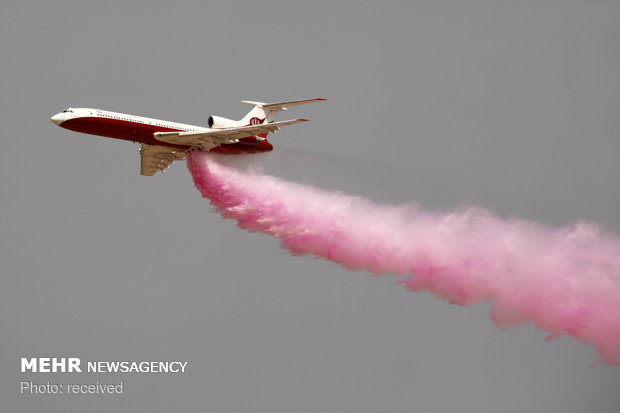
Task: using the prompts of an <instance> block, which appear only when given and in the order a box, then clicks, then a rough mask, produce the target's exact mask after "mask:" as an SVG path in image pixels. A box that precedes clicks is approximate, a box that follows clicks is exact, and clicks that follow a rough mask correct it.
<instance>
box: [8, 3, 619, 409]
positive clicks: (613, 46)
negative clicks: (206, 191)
mask: <svg viewBox="0 0 620 413" xmlns="http://www.w3.org/2000/svg"><path fill="white" fill-rule="evenodd" d="M618 44H620V4H619V3H618V2H615V1H588V2H585V1H521V2H509V1H491V0H485V1H454V0H451V1H448V0H446V1H430V0H429V1H398V2H359V1H342V2H332V1H312V2H291V1H266V2H250V1H240V2H209V3H208V4H207V3H206V2H199V1H195V2H183V1H179V2H169V1H168V2H152V1H142V2H140V1H123V2H114V1H109V2H88V1H33V2H18V1H9V2H4V4H3V6H2V13H0V46H1V48H2V52H3V53H2V56H3V58H2V74H3V76H2V96H3V98H2V99H1V100H0V105H1V109H2V111H1V113H2V114H3V115H2V128H3V135H4V147H3V150H2V151H1V152H0V157H1V162H0V191H1V192H0V193H1V194H2V212H1V214H0V234H1V236H0V243H1V244H0V246H1V247H0V269H1V274H2V288H0V306H1V307H0V308H1V309H2V311H1V312H0V328H1V329H2V338H3V340H2V350H1V351H0V362H1V364H0V365H1V366H2V369H0V400H2V404H3V408H2V410H6V411H15V412H21V411H24V412H38V411H45V412H64V411H93V412H108V411H110V412H111V411H134V412H141V411H144V412H146V411H148V412H160V411H161V412H168V411H170V410H171V409H177V410H179V411H218V412H240V411H253V412H323V411H325V412H334V411H338V412H411V411H423V412H445V411H459V412H481V411H501V412H523V411H562V412H584V411H588V412H597V413H598V412H613V413H616V412H617V411H618V409H619V408H620V396H618V394H620V370H619V368H618V367H609V366H600V367H597V368H595V369H590V368H589V365H590V363H591V362H592V361H593V360H594V358H595V353H594V350H593V348H591V347H590V346H586V345H583V344H580V343H579V342H577V341H576V340H574V339H567V338H564V339H560V340H557V341H554V342H551V343H546V342H545V341H544V340H543V338H544V336H545V334H544V333H543V332H540V331H538V330H536V329H535V328H534V327H531V326H525V327H521V328H517V329H513V330H510V331H506V332H503V331H500V330H499V329H497V328H496V327H495V326H494V325H493V323H492V322H491V321H490V319H489V309H490V305H488V304H481V305H477V306H474V307H472V308H465V307H458V306H452V305H450V304H448V303H447V302H445V301H441V300H438V299H435V298H433V297H432V296H431V295H430V294H427V293H416V294H414V293H409V292H407V291H405V290H404V289H403V288H402V287H399V286H396V285H395V284H394V282H393V279H392V278H391V277H390V276H385V277H373V276H370V275H369V274H368V273H365V272H351V271H347V270H344V269H341V268H339V267H338V266H337V265H335V264H333V263H329V262H324V261H318V260H313V259H311V258H307V257H304V258H295V257H291V256H289V255H288V254H287V253H286V252H284V251H282V250H281V249H279V247H278V243H277V241H276V240H273V239H271V238H269V237H267V236H265V235H260V234H249V233H246V232H244V231H242V230H239V229H237V228H236V227H235V225H234V223H233V222H231V221H223V220H222V219H221V218H220V217H219V215H217V214H215V213H213V212H212V210H211V207H210V206H209V203H208V201H206V200H204V199H201V197H200V194H199V193H198V191H196V190H195V188H194V187H193V183H192V180H191V177H190V176H189V173H188V172H187V169H186V168H185V165H184V163H183V162H181V163H178V164H175V165H174V166H173V167H172V168H171V169H170V170H169V171H168V172H167V173H166V174H159V175H157V176H155V177H152V178H147V177H142V176H139V155H138V146H137V145H133V144H131V143H127V142H122V141H114V140H110V139H105V138H101V137H95V136H89V135H82V134H76V133H72V132H69V131H66V130H63V129H61V128H58V127H56V126H54V125H53V124H52V123H51V122H50V121H49V117H50V116H51V115H53V114H54V113H56V112H58V111H60V110H62V109H63V108H65V107H67V106H74V107H81V106H86V107H98V108H102V109H108V110H113V111H119V112H126V113H133V114H137V115H146V116H151V117H156V118H163V119H170V120H175V121H179V122H184V123H190V124H205V123H206V119H207V117H208V116H209V115H210V114H216V115H220V116H225V117H230V118H241V117H242V116H243V115H244V114H245V111H246V110H247V109H248V107H246V106H245V105H242V104H241V103H239V101H240V100H242V99H249V100H260V101H279V100H287V99H297V98H306V97H325V98H327V99H329V100H328V102H326V103H320V104H314V105H309V106H305V107H300V108H294V109H291V111H290V112H287V113H284V114H282V115H280V117H279V119H288V118H293V117H307V118H310V119H311V120H312V122H308V123H306V124H303V125H296V126H291V127H288V128H286V129H285V130H283V131H281V132H280V133H279V134H278V135H276V136H274V137H272V138H271V141H272V142H273V144H274V145H275V147H276V149H275V151H274V152H273V153H271V154H269V155H267V156H261V157H258V158H257V159H253V160H252V161H251V162H257V163H259V164H261V165H263V167H264V168H265V169H266V170H267V171H269V172H271V173H274V174H276V175H278V176H282V177H284V178H288V179H291V180H296V181H301V182H308V183H312V184H315V185H317V186H319V187H321V188H325V189H337V190H341V191H344V192H347V193H351V194H355V195H362V196H366V197H369V198H371V199H373V200H375V201H376V202H380V203H403V202H418V203H420V204H421V205H422V206H424V207H425V208H427V209H439V210H447V209H451V208H455V207H458V206H459V205H461V204H462V203H464V202H468V203H472V204H476V205H481V206H484V207H486V208H489V209H491V210H493V211H494V212H495V213H497V214H498V215H500V216H502V217H511V216H515V217H520V218H524V219H530V220H534V221H539V222H542V223H545V224H547V225H550V226H564V225H569V224H571V223H572V222H575V221H576V220H579V219H586V220H589V221H594V222H598V223H601V224H602V225H604V226H605V227H606V228H608V229H609V230H611V231H613V232H616V233H620V215H619V212H618V211H620V208H619V207H620V180H619V179H618V178H619V174H620V166H619V165H620V163H619V162H618V156H619V155H620V140H619V138H618V131H619V130H620V120H619V118H618V107H619V103H620V102H619V99H620V98H619V97H620V80H619V79H620V76H619V75H620V53H619V51H618V50H619V49H618ZM24 356H32V357H34V356H42V357H43V356H74V357H81V358H82V359H83V360H130V361H133V360H136V361H140V360H178V359H181V360H187V361H188V362H189V364H188V372H187V373H185V374H182V375H177V376H170V375H131V374H129V375H120V374H118V375H114V374H106V375H100V376H97V375H96V374H95V375H92V374H91V375H85V374H84V375H62V374H58V375H54V374H47V375H46V374H38V375H37V374H21V373H20V372H19V359H20V357H24ZM21 380H32V381H35V382H42V383H45V382H47V381H52V382H58V383H82V382H83V383H89V382H94V381H96V380H99V381H102V382H108V383H110V382H112V383H113V382H118V381H120V380H123V381H124V383H125V387H126V388H125V394H124V395H122V396H109V395H106V396H67V395H65V396H64V397H63V396H51V395H47V396H45V395H40V396H30V395H20V394H19V382H20V381H21Z"/></svg>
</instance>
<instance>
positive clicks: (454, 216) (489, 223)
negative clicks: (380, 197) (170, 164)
mask: <svg viewBox="0 0 620 413" xmlns="http://www.w3.org/2000/svg"><path fill="white" fill-rule="evenodd" d="M187 163H188V168H189V170H190V172H191V174H192V175H193V177H194V182H195V184H196V187H197V188H198V189H199V190H200V192H201V193H202V195H203V196H204V197H205V198H208V199H210V200H211V203H212V204H213V205H215V206H216V207H217V210H218V212H219V213H220V214H221V215H222V216H223V217H224V218H230V219H234V220H236V221H237V222H238V225H239V227H241V228H244V229H246V230H249V231H253V232H256V231H260V232H264V233H266V234H270V235H272V236H274V237H277V238H280V239H281V240H282V246H283V247H284V248H286V249H288V250H290V251H291V252H292V253H293V254H295V255H306V254H312V255H314V256H316V257H321V258H325V259H328V260H331V261H334V262H336V263H339V264H341V265H343V266H344V267H346V268H349V269H351V270H360V269H366V270H368V271H370V272H372V273H374V274H380V273H395V274H397V275H401V276H405V275H406V276H405V277H404V278H403V279H401V280H400V281H399V283H402V284H405V286H406V287H407V288H408V289H409V290H412V291H421V290H428V291H430V292H432V293H433V294H435V295H436V296H438V297H440V298H444V299H446V300H449V301H450V302H451V303H454V304H459V305H471V304H474V303H476V302H479V301H482V300H489V301H491V302H492V303H493V308H492V315H491V317H492V319H493V321H494V322H495V323H496V324H497V325H498V326H499V327H500V328H506V327H510V326H514V325H518V324H522V323H525V322H529V321H533V322H534V324H535V325H536V326H537V327H538V328H540V329H542V330H545V331H548V332H550V335H549V337H548V339H552V338H555V337H558V336H561V335H564V334H568V335H571V336H573V337H576V338H578V339H580V340H582V341H583V342H586V343H589V344H592V345H593V346H594V347H595V348H596V350H597V352H598V354H599V356H600V357H601V359H602V361H603V362H604V363H607V364H620V239H619V238H618V237H617V236H615V235H613V234H605V233H604V232H603V231H602V230H601V229H600V228H599V227H598V226H596V225H593V224H587V223H578V224H576V225H575V226H573V227H570V228H560V229H551V228H548V227H545V226H543V225H540V224H536V223H533V222H528V221H524V220H518V219H509V220H502V219H499V218H497V217H495V216H493V215H492V214H491V213H489V212H487V211H486V210H484V209H481V208H477V207H468V208H463V209H460V210H457V211H454V212H451V213H447V214H438V213H431V212H425V211H422V210H420V209H419V208H417V207H415V206H412V205H405V206H388V205H375V204H373V203H372V202H371V201H369V200H366V199H363V198H358V197H353V196H347V195H344V194H340V193H334V192H327V191H322V190H319V189H317V188H313V187H310V186H306V185H301V184H297V183H292V182H287V181H284V180H282V179H278V178H275V177H272V176H267V175H260V174H254V173H250V172H244V171H240V170H238V169H235V168H233V167H229V166H225V165H222V164H221V163H219V162H217V158H216V155H211V154H207V153H206V152H199V151H197V152H191V153H190V155H189V156H188V161H187Z"/></svg>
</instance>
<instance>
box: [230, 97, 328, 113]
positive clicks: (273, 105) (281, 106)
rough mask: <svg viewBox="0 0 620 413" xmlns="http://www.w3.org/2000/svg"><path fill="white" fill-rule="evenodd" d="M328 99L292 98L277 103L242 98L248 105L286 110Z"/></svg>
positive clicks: (265, 108)
mask: <svg viewBox="0 0 620 413" xmlns="http://www.w3.org/2000/svg"><path fill="white" fill-rule="evenodd" d="M324 100H327V99H323V98H315V99H303V100H290V101H288V102H277V103H263V102H253V101H250V100H242V101H241V102H243V103H247V104H248V105H254V106H261V107H262V108H263V109H264V110H266V111H267V110H275V111H280V110H286V108H288V107H291V106H298V105H305V104H306V103H313V102H322V101H324Z"/></svg>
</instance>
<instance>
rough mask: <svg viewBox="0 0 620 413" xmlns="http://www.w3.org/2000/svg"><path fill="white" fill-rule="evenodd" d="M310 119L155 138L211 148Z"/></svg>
mask: <svg viewBox="0 0 620 413" xmlns="http://www.w3.org/2000/svg"><path fill="white" fill-rule="evenodd" d="M307 120H308V119H293V120H283V121H280V122H271V123H264V124H262V125H250V126H238V127H234V128H222V129H211V130H206V131H202V132H182V131H179V132H155V133H154V136H155V139H157V140H158V141H162V142H167V143H173V144H175V145H188V146H196V147H199V148H201V149H204V150H207V151H208V150H210V149H212V148H214V147H216V146H220V145H223V144H230V143H237V142H239V139H241V138H248V137H250V136H256V135H262V134H263V133H269V132H275V131H277V130H279V129H280V126H286V125H293V124H295V123H300V122H305V121H307Z"/></svg>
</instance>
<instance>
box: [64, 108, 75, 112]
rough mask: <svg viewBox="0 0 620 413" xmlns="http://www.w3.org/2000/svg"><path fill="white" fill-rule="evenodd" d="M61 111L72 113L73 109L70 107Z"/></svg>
mask: <svg viewBox="0 0 620 413" xmlns="http://www.w3.org/2000/svg"><path fill="white" fill-rule="evenodd" d="M62 113H73V110H72V109H71V108H68V109H65V110H63V111H62Z"/></svg>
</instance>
